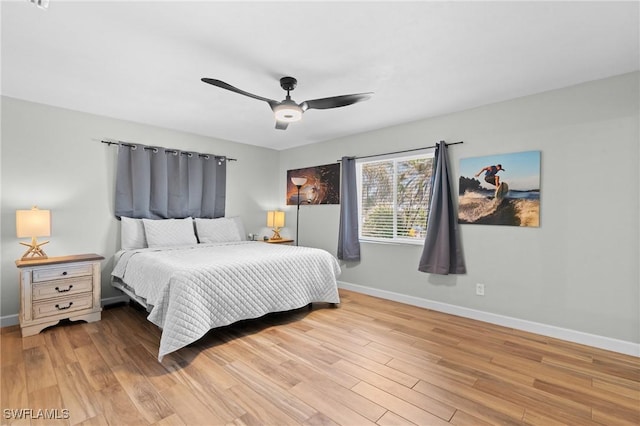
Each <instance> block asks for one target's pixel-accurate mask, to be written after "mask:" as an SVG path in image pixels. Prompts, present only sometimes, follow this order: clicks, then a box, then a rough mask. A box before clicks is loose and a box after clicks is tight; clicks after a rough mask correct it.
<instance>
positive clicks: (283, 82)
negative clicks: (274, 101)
mask: <svg viewBox="0 0 640 426" xmlns="http://www.w3.org/2000/svg"><path fill="white" fill-rule="evenodd" d="M297 84H298V80H296V79H295V78H293V77H282V78H281V79H280V87H282V88H283V89H284V90H286V91H287V92H288V91H290V90H293V89H295V88H296V85H297Z"/></svg>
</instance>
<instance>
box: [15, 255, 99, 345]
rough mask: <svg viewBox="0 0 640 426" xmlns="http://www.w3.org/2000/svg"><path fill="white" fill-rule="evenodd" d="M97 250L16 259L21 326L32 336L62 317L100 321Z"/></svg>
mask: <svg viewBox="0 0 640 426" xmlns="http://www.w3.org/2000/svg"><path fill="white" fill-rule="evenodd" d="M102 259H104V257H102V256H99V255H97V254H78V255H72V256H62V257H49V258H46V259H33V260H16V266H17V267H18V269H19V270H20V328H21V329H22V337H26V336H33V335H34V334H38V333H40V332H41V331H42V330H43V329H44V328H46V327H49V326H51V325H55V324H57V323H58V322H59V321H60V320H62V319H67V318H68V319H70V320H72V321H77V320H84V321H87V322H94V321H100V312H101V311H102V307H101V306H100V291H101V287H100V261H101V260H102Z"/></svg>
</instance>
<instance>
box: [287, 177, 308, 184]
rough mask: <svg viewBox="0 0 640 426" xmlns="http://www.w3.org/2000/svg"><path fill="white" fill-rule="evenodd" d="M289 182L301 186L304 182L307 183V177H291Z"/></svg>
mask: <svg viewBox="0 0 640 426" xmlns="http://www.w3.org/2000/svg"><path fill="white" fill-rule="evenodd" d="M291 182H292V183H293V184H294V185H295V186H302V185H304V184H305V183H307V178H306V177H292V178H291Z"/></svg>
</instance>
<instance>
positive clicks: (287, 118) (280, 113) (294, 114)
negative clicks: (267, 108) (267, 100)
mask: <svg viewBox="0 0 640 426" xmlns="http://www.w3.org/2000/svg"><path fill="white" fill-rule="evenodd" d="M285 102H286V101H285ZM273 112H274V114H275V116H276V120H277V121H282V122H285V123H293V122H295V121H300V120H301V119H302V108H300V107H299V106H298V105H296V104H295V103H294V102H291V103H290V104H289V103H282V104H280V105H278V106H276V107H275V108H274V109H273Z"/></svg>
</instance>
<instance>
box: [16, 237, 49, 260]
mask: <svg viewBox="0 0 640 426" xmlns="http://www.w3.org/2000/svg"><path fill="white" fill-rule="evenodd" d="M48 242H49V241H45V242H43V243H39V242H37V241H36V238H35V237H33V238H32V239H31V244H27V243H23V242H21V243H20V244H22V245H23V246H26V247H29V248H28V249H27V251H25V252H24V254H23V255H22V257H21V258H20V260H34V259H47V258H48V256H47V254H46V253H45V252H44V250H42V248H41V246H43V245H45V244H47V243H48Z"/></svg>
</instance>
